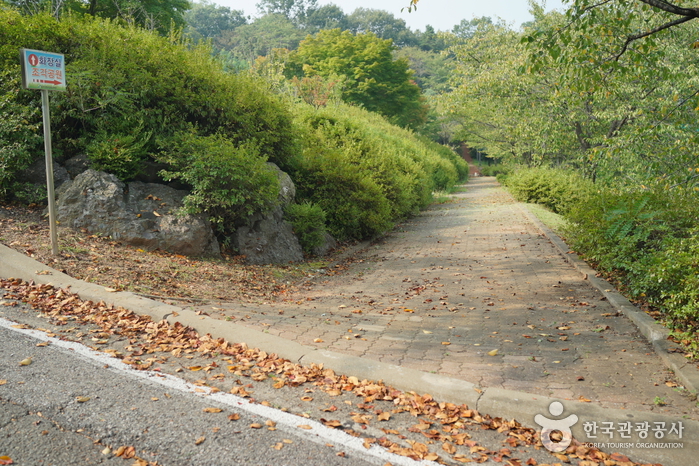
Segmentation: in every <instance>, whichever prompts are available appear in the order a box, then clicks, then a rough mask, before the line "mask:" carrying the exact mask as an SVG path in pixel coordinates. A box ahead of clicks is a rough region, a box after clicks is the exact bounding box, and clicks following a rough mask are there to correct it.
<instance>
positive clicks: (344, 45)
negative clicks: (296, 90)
mask: <svg viewBox="0 0 699 466" xmlns="http://www.w3.org/2000/svg"><path fill="white" fill-rule="evenodd" d="M392 51H393V45H392V43H391V41H390V40H383V39H379V38H378V37H376V36H375V35H374V34H373V33H366V34H359V35H356V36H355V35H352V34H351V33H350V32H348V31H340V30H339V29H333V30H329V31H321V32H319V33H318V34H316V35H315V36H309V37H307V38H306V39H305V40H303V41H302V42H301V43H300V44H299V48H298V49H297V50H295V51H294V52H292V53H291V54H290V55H289V60H288V62H287V66H286V71H285V73H286V75H287V77H289V78H291V77H292V76H296V77H299V78H301V77H303V76H307V77H311V76H322V77H326V78H332V77H335V76H343V77H344V79H345V82H344V87H343V89H342V99H343V100H344V101H345V102H349V103H353V104H356V105H360V106H363V107H364V108H366V109H367V110H370V111H373V112H378V113H380V114H382V115H384V116H386V117H388V118H389V119H390V120H391V121H392V122H393V123H395V124H397V125H399V126H403V127H412V128H415V127H418V126H420V125H421V124H422V123H424V121H425V116H426V113H427V108H426V106H425V105H424V104H423V102H422V100H421V96H420V88H419V87H418V86H417V85H416V84H415V83H414V82H413V81H412V72H411V71H410V70H409V68H408V62H407V60H405V59H397V60H396V59H394V58H393V55H392Z"/></svg>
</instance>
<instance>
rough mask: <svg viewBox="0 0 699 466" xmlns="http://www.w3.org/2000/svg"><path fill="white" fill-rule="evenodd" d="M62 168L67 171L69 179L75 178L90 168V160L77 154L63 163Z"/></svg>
mask: <svg viewBox="0 0 699 466" xmlns="http://www.w3.org/2000/svg"><path fill="white" fill-rule="evenodd" d="M63 166H64V167H65V168H66V170H68V173H69V174H70V177H71V178H75V177H76V176H78V175H79V174H81V173H82V172H84V171H85V170H87V169H88V168H90V159H88V158H87V155H85V154H78V155H76V156H75V157H71V158H69V159H68V160H66V161H65V163H64V164H63Z"/></svg>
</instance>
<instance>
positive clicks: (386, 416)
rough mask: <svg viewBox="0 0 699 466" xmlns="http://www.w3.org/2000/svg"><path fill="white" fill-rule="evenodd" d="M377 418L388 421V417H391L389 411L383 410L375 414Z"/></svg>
mask: <svg viewBox="0 0 699 466" xmlns="http://www.w3.org/2000/svg"><path fill="white" fill-rule="evenodd" d="M377 419H378V420H379V421H388V420H389V419H391V413H389V412H388V411H384V412H383V413H380V414H379V415H378V416H377Z"/></svg>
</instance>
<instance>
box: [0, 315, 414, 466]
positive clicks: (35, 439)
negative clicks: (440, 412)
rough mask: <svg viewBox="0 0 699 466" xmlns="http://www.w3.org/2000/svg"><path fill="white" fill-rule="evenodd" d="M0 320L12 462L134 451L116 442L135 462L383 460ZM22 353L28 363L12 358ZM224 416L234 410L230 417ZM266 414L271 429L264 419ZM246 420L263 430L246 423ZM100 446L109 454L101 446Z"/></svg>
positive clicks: (4, 422)
mask: <svg viewBox="0 0 699 466" xmlns="http://www.w3.org/2000/svg"><path fill="white" fill-rule="evenodd" d="M2 323H3V324H4V327H3V326H0V384H1V385H0V457H2V456H9V457H10V458H12V460H13V462H14V463H13V464H17V465H61V466H62V465H73V464H99V465H103V464H104V465H123V464H128V465H132V464H134V462H135V459H134V458H133V457H132V458H130V459H128V460H126V459H124V458H118V457H116V456H114V454H113V451H116V450H117V449H118V448H119V447H120V446H124V447H130V446H132V447H134V453H135V455H136V456H137V457H140V458H142V459H143V460H146V461H149V462H153V461H158V464H161V465H172V466H174V465H212V466H213V465H234V464H245V465H275V466H281V465H300V464H304V465H314V464H317V465H321V464H322V465H335V464H338V465H339V464H342V465H347V464H352V465H362V464H385V463H386V462H387V461H388V460H390V459H391V458H387V457H386V456H385V455H384V456H381V455H380V454H379V455H378V456H376V455H374V454H373V453H372V452H369V451H366V450H365V451H362V450H364V448H363V447H361V445H359V446H360V448H356V445H355V447H352V446H351V445H348V444H347V443H344V442H345V441H348V440H351V439H350V438H349V436H347V435H345V434H342V435H343V436H344V437H348V438H347V439H344V438H338V437H335V438H328V437H324V435H326V434H327V432H324V431H323V429H324V428H323V426H315V425H312V424H313V423H312V421H308V420H305V419H302V418H299V417H297V416H294V415H291V414H288V413H283V412H281V411H278V410H273V409H271V408H266V407H263V406H260V405H256V407H257V408H255V409H267V410H269V412H268V413H265V414H268V416H260V415H256V414H254V413H251V412H249V411H247V410H245V409H238V408H236V407H235V406H233V405H235V404H236V403H243V404H249V403H248V402H247V401H243V400H242V399H240V401H236V400H235V397H232V395H222V394H217V395H219V396H218V397H217V396H216V395H210V396H202V395H204V394H203V393H196V392H195V393H191V391H192V387H189V389H188V388H187V387H185V386H184V382H183V381H179V382H178V381H177V380H174V377H173V378H170V377H169V376H162V377H157V376H155V377H154V376H151V377H150V379H157V380H155V381H153V380H149V378H144V377H146V376H144V374H143V373H136V371H130V370H128V368H121V366H122V364H121V363H120V362H119V361H118V360H115V359H113V360H109V359H106V358H108V356H105V355H98V354H97V353H95V354H93V355H90V353H91V350H89V349H88V348H86V347H84V346H82V345H79V344H75V343H70V344H68V343H64V342H60V341H57V340H53V341H52V342H50V343H49V345H48V346H43V347H38V346H36V345H37V344H39V343H41V340H40V339H38V338H41V339H43V340H46V338H47V337H46V336H45V334H44V333H43V332H34V333H36V336H32V335H28V334H27V333H30V332H32V331H27V330H15V329H13V328H7V327H8V325H9V326H10V327H11V326H12V324H11V323H9V324H8V321H4V320H3V322H2ZM61 344H65V345H73V349H70V348H65V347H60V346H59V345H61ZM28 357H31V359H32V363H31V364H29V365H20V362H21V361H24V360H25V359H26V358H28ZM163 381H164V382H165V383H163ZM194 390H196V388H195V389H194ZM206 408H218V409H221V410H222V411H221V412H220V413H216V412H213V413H212V412H205V411H204V409H206ZM214 410H215V409H214ZM231 414H238V415H239V416H240V418H239V419H238V420H234V421H232V420H229V415H231ZM285 416H286V418H285ZM270 418H272V419H275V420H274V421H273V422H274V423H275V428H276V430H269V429H268V428H267V427H268V426H267V425H265V423H266V422H268V421H269V420H270ZM270 422H271V421H270ZM253 423H258V424H261V425H262V428H259V429H253V428H250V425H251V424H253ZM295 424H297V425H308V424H311V425H312V427H313V428H312V429H308V430H306V429H304V428H298V427H296V426H295ZM325 430H326V431H328V432H330V433H331V434H332V435H337V434H338V433H337V432H336V431H332V430H331V429H325ZM319 432H320V434H319ZM333 432H334V434H333ZM202 439H203V440H202ZM199 442H200V443H199ZM197 443H198V444H197ZM329 444H331V445H333V446H332V447H331V446H328V445H329ZM275 446H276V447H277V448H280V449H275V448H274V447H275ZM107 447H110V449H111V450H112V453H109V454H104V453H103V451H104V450H105V448H107ZM338 453H340V454H341V455H343V456H338ZM403 459H406V458H403ZM394 464H397V463H394ZM413 464H417V463H413Z"/></svg>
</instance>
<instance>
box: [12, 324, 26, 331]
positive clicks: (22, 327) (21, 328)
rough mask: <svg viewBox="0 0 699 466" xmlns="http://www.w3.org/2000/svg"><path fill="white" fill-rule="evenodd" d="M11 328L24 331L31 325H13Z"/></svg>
mask: <svg viewBox="0 0 699 466" xmlns="http://www.w3.org/2000/svg"><path fill="white" fill-rule="evenodd" d="M10 327H12V328H18V329H20V330H23V329H27V328H29V325H25V324H18V325H11V326H10Z"/></svg>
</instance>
